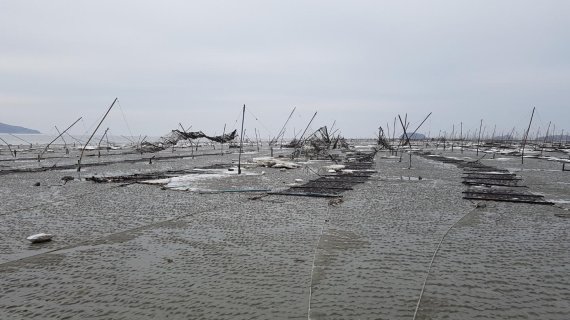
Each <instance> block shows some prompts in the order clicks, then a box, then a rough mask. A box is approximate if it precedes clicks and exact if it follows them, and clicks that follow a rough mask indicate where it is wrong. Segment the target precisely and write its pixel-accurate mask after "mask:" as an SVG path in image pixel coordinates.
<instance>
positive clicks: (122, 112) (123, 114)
mask: <svg viewBox="0 0 570 320" xmlns="http://www.w3.org/2000/svg"><path fill="white" fill-rule="evenodd" d="M117 104H118V105H119V110H121V115H122V116H123V121H125V124H126V125H127V129H128V130H129V134H130V135H131V137H133V132H132V131H131V126H129V122H127V117H126V116H125V112H124V111H123V107H121V102H120V101H119V100H117Z"/></svg>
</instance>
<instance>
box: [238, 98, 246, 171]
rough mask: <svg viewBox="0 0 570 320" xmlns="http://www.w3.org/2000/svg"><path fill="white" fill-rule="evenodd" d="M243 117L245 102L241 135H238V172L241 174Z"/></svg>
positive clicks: (242, 118) (242, 116)
mask: <svg viewBox="0 0 570 320" xmlns="http://www.w3.org/2000/svg"><path fill="white" fill-rule="evenodd" d="M244 118H245V104H244V105H243V111H242V114H241V135H240V136H239V155H238V174H241V153H242V152H243V122H244Z"/></svg>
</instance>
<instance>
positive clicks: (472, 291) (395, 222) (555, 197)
mask: <svg viewBox="0 0 570 320" xmlns="http://www.w3.org/2000/svg"><path fill="white" fill-rule="evenodd" d="M235 151H236V150H226V153H225V154H223V155H222V154H221V152H220V150H219V149H218V150H214V149H203V150H200V151H196V152H191V151H190V150H188V149H180V150H175V151H170V150H166V151H163V152H160V153H158V154H157V155H156V157H155V158H154V159H152V160H151V159H150V157H151V156H146V158H145V156H141V155H140V154H136V153H131V154H126V153H122V152H119V151H112V152H110V153H108V154H104V155H103V156H102V157H98V156H96V155H95V154H94V153H93V154H91V156H89V157H87V158H86V159H87V160H85V163H86V164H88V163H100V165H96V166H85V167H84V168H82V169H81V172H80V173H78V172H77V170H75V169H62V170H50V169H46V170H45V171H34V172H10V173H6V174H0V181H1V183H0V203H2V205H1V209H0V221H1V223H0V319H307V318H309V319H413V318H414V313H415V311H416V307H417V306H418V300H419V298H420V294H421V301H420V303H419V307H418V308H417V314H416V315H415V317H416V319H568V317H569V315H570V302H569V301H570V253H569V252H570V231H569V230H570V218H569V217H570V211H569V209H570V172H568V171H561V170H560V165H559V164H558V163H555V162H548V161H544V160H542V159H525V163H524V165H521V164H520V158H516V157H507V156H505V157H496V158H494V159H493V158H491V157H488V158H483V159H481V160H480V162H481V163H483V164H485V165H491V166H495V167H497V168H500V169H506V170H508V171H509V172H513V173H516V174H517V176H519V177H520V178H521V179H522V180H521V181H522V183H523V184H524V185H525V186H526V188H527V189H528V191H529V192H532V193H534V194H540V195H543V196H544V198H545V199H546V200H549V201H552V202H553V203H554V205H536V204H529V203H510V202H495V201H473V200H466V199H463V191H464V190H465V186H464V185H463V184H462V176H463V174H464V173H463V170H462V169H461V168H458V167H457V166H455V165H452V164H448V163H442V162H439V161H435V160H431V159H429V157H419V156H416V155H412V165H411V168H410V167H409V163H408V156H407V155H404V157H402V160H401V161H400V158H399V157H398V156H393V155H392V154H391V153H390V152H387V151H379V152H378V153H376V155H375V157H374V159H373V164H372V169H373V170H374V172H373V173H372V174H371V176H370V177H369V178H368V179H366V181H363V183H360V184H358V185H355V186H353V187H352V190H346V191H345V192H343V193H342V194H341V195H342V201H339V202H333V201H332V199H331V198H323V197H311V196H285V195H278V194H270V193H269V194H268V193H267V192H266V191H256V190H271V191H279V190H285V189H287V188H289V187H291V186H295V185H296V184H299V183H300V182H301V180H302V182H308V181H311V180H314V179H317V178H319V175H325V174H327V170H326V169H325V167H326V166H330V165H334V164H335V163H334V162H333V161H330V160H328V161H327V160H324V161H309V160H307V159H302V158H301V159H295V160H294V161H295V162H296V163H298V164H299V165H300V167H299V168H296V169H275V168H266V167H261V166H258V165H256V164H255V163H254V161H253V159H254V158H256V157H262V156H268V155H269V153H270V151H269V150H268V149H267V148H262V149H261V150H260V151H257V150H256V148H254V147H252V146H250V147H249V148H248V149H247V150H246V151H247V152H246V153H244V154H243V155H242V161H243V163H244V164H243V174H241V175H237V174H236V172H235V166H236V161H237V158H238V155H237V154H236V153H235ZM290 151H291V150H287V149H279V150H277V149H276V150H274V152H275V157H277V156H278V155H282V156H283V157H284V159H287V157H288V155H289V154H290ZM430 151H431V152H432V153H434V154H440V155H443V156H448V157H456V158H462V159H465V160H466V161H474V160H477V159H478V158H480V156H479V157H478V156H476V155H475V152H474V151H472V150H466V151H465V152H463V153H460V152H459V151H454V152H451V151H450V150H449V149H448V150H446V151H444V150H442V149H439V150H430ZM113 152H115V153H113ZM50 157H52V158H50ZM143 158H144V159H143ZM1 159H2V160H3V161H2V162H0V164H1V165H2V167H0V169H2V170H13V169H24V168H38V167H39V166H42V167H46V168H48V167H52V166H53V165H55V166H56V167H57V166H62V165H73V164H74V163H75V162H76V158H75V155H74V154H71V155H66V154H64V153H63V152H61V151H58V152H56V153H54V154H50V155H49V157H46V159H42V160H41V162H39V163H38V162H37V161H36V160H33V159H28V160H25V159H24V160H11V159H10V158H9V156H8V155H2V156H1ZM128 159H131V160H136V159H143V160H144V161H143V160H141V161H131V162H125V161H123V160H128ZM111 160H112V161H111ZM197 168H202V169H204V168H215V169H210V170H218V171H212V172H215V173H216V174H218V176H216V177H211V178H208V179H190V180H183V181H186V182H187V183H188V185H187V187H188V188H187V189H186V190H184V188H169V187H168V184H166V185H165V184H143V183H120V182H119V183H115V182H112V183H96V182H93V181H90V180H88V179H87V178H89V177H93V176H95V177H112V176H124V175H133V174H135V173H136V174H145V173H146V174H150V173H156V172H168V171H181V170H182V171H183V170H186V171H190V172H191V171H193V170H194V169H197ZM228 169H230V170H231V171H230V170H228ZM219 170H221V171H219ZM65 176H71V177H72V178H73V180H69V181H65V179H64V180H62V178H63V177H65ZM38 183H39V185H37V184H38ZM178 187H180V185H178ZM247 190H250V191H251V192H243V191H247ZM40 232H49V233H51V234H53V235H54V238H53V240H52V241H50V242H45V243H41V244H31V243H29V242H28V241H26V237H27V236H29V235H32V234H35V233H40ZM444 236H445V237H444ZM438 246H439V247H438ZM436 249H437V254H436V255H435V257H434V252H435V251H436ZM430 265H431V269H430ZM428 270H429V274H428ZM426 275H427V278H426ZM424 284H425V286H424ZM422 288H423V292H422Z"/></svg>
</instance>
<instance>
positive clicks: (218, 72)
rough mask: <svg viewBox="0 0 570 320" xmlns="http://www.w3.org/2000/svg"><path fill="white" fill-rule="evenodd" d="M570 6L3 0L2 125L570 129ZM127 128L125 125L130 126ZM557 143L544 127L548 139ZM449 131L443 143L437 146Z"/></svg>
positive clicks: (368, 132) (161, 129) (268, 130)
mask: <svg viewBox="0 0 570 320" xmlns="http://www.w3.org/2000/svg"><path fill="white" fill-rule="evenodd" d="M568 12H570V1H566V0H560V1H522V0H510V1H507V0H503V1H497V0H488V1H485V0H477V1H475V0H473V1H455V0H449V1H423V0H422V1H406V0H398V1H380V0H375V1H332V0H326V1H324V0H323V1H311V0H304V1H295V0H288V1H269V0H259V1H249V0H240V1H215V0H208V1H140V0H138V1H134V0H132V1H101V0H99V1H78V0H68V1H58V0H53V1H42V0H38V1H25V0H22V1H17V0H12V1H9V0H2V1H0V28H1V30H2V32H0V122H4V123H8V124H14V125H22V126H26V127H30V128H34V129H38V130H40V131H42V132H44V133H54V132H55V129H54V128H53V126H54V125H57V126H58V127H59V128H60V129H62V128H64V127H66V126H67V125H69V124H71V123H72V122H73V121H74V120H75V119H77V118H78V117H80V116H83V118H84V120H83V121H81V122H80V124H78V125H77V128H75V132H79V133H83V132H84V131H85V132H86V131H88V130H89V129H91V130H92V128H94V124H95V123H96V122H97V120H98V118H100V117H101V116H102V114H103V113H104V112H105V109H106V108H107V107H108V106H109V105H110V104H111V102H112V101H113V99H114V98H115V97H118V98H119V102H120V104H119V105H118V106H117V107H115V108H114V109H113V111H112V112H111V114H110V116H109V119H108V120H107V122H106V123H105V124H104V125H103V127H110V128H111V129H110V130H111V132H112V133H113V134H117V135H118V134H130V132H132V134H134V135H139V134H143V135H146V134H148V135H161V134H164V133H166V132H168V131H169V130H171V129H174V128H176V127H177V126H178V123H179V122H182V123H183V124H184V125H185V126H190V125H192V126H193V127H192V128H193V129H192V130H194V129H196V130H203V131H205V132H206V133H209V134H214V133H216V134H220V133H221V131H222V130H223V126H224V124H227V127H228V129H233V128H234V127H236V120H238V119H239V116H240V112H241V106H242V105H243V104H246V105H247V110H248V111H247V112H246V127H247V128H248V129H247V130H248V132H250V131H253V130H254V128H257V129H258V130H259V131H260V133H261V135H262V136H264V137H267V136H269V135H271V134H276V133H277V132H278V131H279V129H280V128H281V126H282V124H283V123H284V121H285V120H286V118H287V116H288V115H289V113H290V112H291V110H292V109H293V107H297V110H296V112H295V114H294V117H293V119H292V120H291V122H290V125H289V126H288V128H287V130H288V131H287V134H288V135H292V134H293V132H294V131H295V132H298V131H301V130H302V129H303V128H304V126H305V125H306V124H307V122H308V121H309V119H310V118H311V117H312V115H313V113H314V112H315V111H317V112H318V115H317V117H316V118H315V121H314V124H313V125H312V127H313V128H315V129H316V128H318V127H319V126H321V125H329V126H330V125H332V123H333V122H334V121H335V120H336V124H335V127H337V128H340V130H342V132H343V134H344V135H345V136H349V137H366V136H373V135H374V134H375V132H376V131H377V128H378V126H379V125H382V126H383V127H384V128H386V123H389V124H390V126H392V124H393V120H394V117H395V116H397V115H398V114H401V115H402V116H403V115H404V114H406V113H407V114H408V119H409V120H410V121H411V122H412V127H413V126H415V125H417V124H419V122H420V121H421V120H422V119H423V117H424V116H425V115H427V114H428V113H429V112H433V115H432V117H431V118H430V120H429V121H428V122H427V123H426V125H425V128H423V130H422V131H424V132H426V133H427V132H428V131H429V132H431V134H432V135H434V134H435V133H437V132H438V131H439V130H442V131H448V132H449V131H451V128H452V125H453V124H455V125H456V126H459V123H460V122H463V126H464V128H465V129H475V128H477V127H478V125H479V121H480V119H484V125H485V126H486V127H487V130H488V131H491V130H492V127H494V126H495V125H497V128H498V129H497V133H499V132H502V131H510V130H511V129H512V128H513V127H515V126H516V127H517V130H522V128H523V127H524V126H525V125H526V124H527V122H528V118H529V117H530V113H531V110H532V107H533V106H536V108H537V113H536V118H535V127H534V128H535V130H536V129H538V127H539V126H541V127H542V128H544V127H546V126H547V124H548V122H549V121H553V122H554V123H555V124H556V128H557V131H559V129H562V128H564V129H569V130H570V19H569V18H568ZM125 119H126V121H125ZM542 130H544V129H542ZM434 132H435V133H434Z"/></svg>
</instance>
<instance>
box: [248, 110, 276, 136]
mask: <svg viewBox="0 0 570 320" xmlns="http://www.w3.org/2000/svg"><path fill="white" fill-rule="evenodd" d="M246 110H247V111H248V112H249V114H251V116H252V117H254V118H255V120H256V121H257V122H259V124H260V125H261V126H262V127H263V129H265V131H266V132H267V133H268V134H269V136H271V132H270V131H269V129H267V127H266V126H265V125H264V124H263V123H262V122H261V121H260V120H259V119H258V118H257V117H256V116H255V115H254V114H253V112H251V110H250V109H249V108H246Z"/></svg>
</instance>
